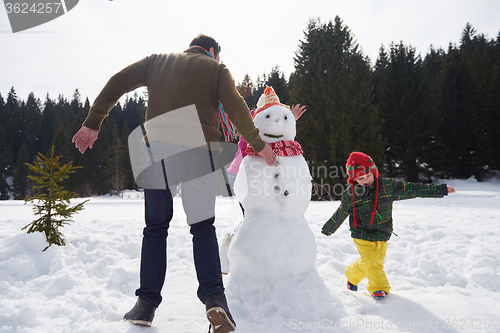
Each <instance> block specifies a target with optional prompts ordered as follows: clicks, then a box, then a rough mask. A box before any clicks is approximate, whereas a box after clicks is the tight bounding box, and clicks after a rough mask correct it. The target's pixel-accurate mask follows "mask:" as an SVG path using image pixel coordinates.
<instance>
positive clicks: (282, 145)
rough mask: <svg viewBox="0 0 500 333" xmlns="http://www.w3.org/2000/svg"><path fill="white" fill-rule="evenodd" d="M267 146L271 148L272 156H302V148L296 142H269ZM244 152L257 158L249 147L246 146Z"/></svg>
mask: <svg viewBox="0 0 500 333" xmlns="http://www.w3.org/2000/svg"><path fill="white" fill-rule="evenodd" d="M269 145H270V146H271V148H273V152H274V155H276V156H297V155H302V147H301V146H300V143H298V142H297V141H288V140H281V141H278V142H271V143H269ZM245 152H246V153H247V155H251V156H259V154H257V153H256V152H255V150H254V149H253V148H252V146H250V145H248V146H247V149H246V150H245Z"/></svg>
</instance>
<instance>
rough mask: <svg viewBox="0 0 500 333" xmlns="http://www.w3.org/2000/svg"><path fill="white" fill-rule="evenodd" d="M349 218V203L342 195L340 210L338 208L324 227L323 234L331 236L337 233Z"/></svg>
mask: <svg viewBox="0 0 500 333" xmlns="http://www.w3.org/2000/svg"><path fill="white" fill-rule="evenodd" d="M347 216H349V202H348V199H347V196H346V195H342V200H341V201H340V206H339V208H337V210H336V211H335V213H334V214H333V215H332V217H330V219H329V220H328V221H327V222H326V223H325V224H324V225H323V229H321V233H322V234H325V235H327V236H330V235H331V234H333V233H334V232H335V231H337V229H338V228H339V227H340V226H341V225H342V223H343V222H344V220H345V219H346V217H347Z"/></svg>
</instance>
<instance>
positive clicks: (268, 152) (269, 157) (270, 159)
mask: <svg viewBox="0 0 500 333" xmlns="http://www.w3.org/2000/svg"><path fill="white" fill-rule="evenodd" d="M259 155H260V156H262V157H264V159H265V160H266V163H267V165H269V166H272V165H273V164H274V162H275V161H276V156H274V153H273V148H271V146H270V145H269V144H267V143H266V145H265V146H264V149H262V150H261V151H260V152H259Z"/></svg>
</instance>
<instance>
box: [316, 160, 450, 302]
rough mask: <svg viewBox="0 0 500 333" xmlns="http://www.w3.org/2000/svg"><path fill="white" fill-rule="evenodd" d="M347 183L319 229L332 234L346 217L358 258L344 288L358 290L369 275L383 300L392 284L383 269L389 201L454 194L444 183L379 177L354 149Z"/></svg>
mask: <svg viewBox="0 0 500 333" xmlns="http://www.w3.org/2000/svg"><path fill="white" fill-rule="evenodd" d="M346 169H347V173H348V174H349V177H348V178H347V183H348V184H349V185H350V186H349V187H348V188H347V189H346V190H345V191H344V192H343V193H342V198H341V202H340V206H339V208H338V209H337V210H336V211H335V213H334V214H333V215H332V217H330V219H329V220H328V221H327V222H326V223H325V225H324V226H323V229H322V230H321V232H322V233H323V234H325V235H327V236H330V235H331V234H333V233H334V232H335V231H337V229H338V228H339V227H340V225H341V224H342V223H343V222H344V220H345V219H346V218H347V217H349V230H350V231H351V237H352V238H353V240H354V243H355V244H356V247H357V248H358V251H359V254H360V255H361V258H359V259H358V260H356V262H354V263H353V264H352V265H350V266H349V267H347V268H346V270H345V274H346V277H347V288H348V289H349V290H352V291H357V290H358V283H359V282H360V281H361V280H363V279H364V278H368V291H369V292H370V295H372V297H373V298H375V299H383V298H384V297H385V296H386V295H387V294H388V293H389V291H390V289H391V286H390V285H389V281H387V277H386V275H385V272H384V259H385V252H386V251H387V241H388V240H389V239H390V238H391V234H392V204H393V202H394V201H398V200H405V199H412V198H417V197H419V198H442V197H443V196H445V195H448V193H454V192H455V189H454V188H453V186H450V185H446V184H439V185H436V184H419V183H410V182H404V181H400V180H395V179H391V178H382V177H379V172H378V169H377V166H376V165H375V163H374V162H373V160H372V158H371V157H370V156H368V155H366V154H363V153H361V152H353V153H351V155H350V156H349V159H348V160H347V163H346Z"/></svg>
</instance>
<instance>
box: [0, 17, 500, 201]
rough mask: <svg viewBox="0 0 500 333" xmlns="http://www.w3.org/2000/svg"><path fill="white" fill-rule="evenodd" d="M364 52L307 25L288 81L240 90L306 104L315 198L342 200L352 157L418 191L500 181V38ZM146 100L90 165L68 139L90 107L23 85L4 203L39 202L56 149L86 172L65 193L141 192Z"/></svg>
mask: <svg viewBox="0 0 500 333" xmlns="http://www.w3.org/2000/svg"><path fill="white" fill-rule="evenodd" d="M457 35H460V31H457ZM361 47H362V46H361V45H358V44H357V43H356V41H355V36H354V34H353V33H352V32H351V31H350V29H349V28H348V26H346V25H345V24H344V23H343V22H342V20H341V19H340V18H339V17H336V18H335V19H334V20H333V21H330V22H328V23H323V22H321V20H320V19H314V20H310V21H309V22H308V24H307V27H306V29H305V30H304V37H303V39H302V40H300V41H298V49H297V51H296V53H295V56H294V64H295V69H294V71H293V73H292V74H291V75H290V76H289V77H285V75H284V74H283V73H282V72H281V71H280V68H279V65H276V67H274V68H272V69H271V71H270V72H269V73H267V74H266V73H264V74H263V75H262V76H259V77H257V79H256V80H255V81H253V80H252V78H250V77H249V76H248V75H246V76H245V77H244V78H242V80H241V81H239V83H238V90H239V92H240V94H241V95H242V96H243V97H244V98H245V100H246V101H247V104H248V105H249V107H250V108H254V107H255V104H256V102H257V100H258V98H259V96H260V95H261V94H262V92H263V91H264V89H265V87H266V86H272V87H273V88H274V90H275V91H276V93H277V94H278V96H279V97H280V99H281V102H282V103H284V104H287V105H294V104H298V103H300V104H301V105H306V106H307V112H306V113H305V114H304V115H303V116H302V117H301V118H300V119H299V120H298V121H297V137H296V140H297V141H298V142H299V143H300V144H301V145H302V148H303V150H304V157H305V158H306V160H307V162H308V164H309V167H310V171H311V175H312V176H313V179H314V181H315V182H316V183H318V184H320V185H322V187H321V192H318V195H319V196H322V197H326V196H327V195H328V194H331V195H333V196H335V197H338V196H339V195H340V194H341V191H342V189H343V188H344V187H345V182H346V178H347V177H346V174H345V162H346V160H347V158H348V156H349V154H350V152H352V151H362V152H364V153H366V154H369V155H370V156H372V158H373V160H374V161H375V163H376V164H377V166H378V167H379V170H380V171H381V174H382V175H383V176H388V177H397V178H400V179H404V180H407V181H413V182H432V180H433V179H436V178H440V179H446V178H459V179H468V178H470V177H475V178H476V179H477V180H478V181H484V180H487V179H488V178H489V177H491V176H492V175H493V174H495V173H498V170H500V33H499V35H498V36H496V39H488V38H486V37H485V36H484V35H483V34H481V33H479V32H477V31H476V30H475V29H474V28H473V27H472V26H471V25H470V24H467V25H466V26H465V28H464V29H463V30H462V32H461V36H460V42H459V44H458V45H456V44H452V43H450V45H449V46H448V48H447V49H446V50H443V49H434V48H433V47H432V46H429V50H428V52H427V54H425V55H420V54H417V53H416V50H415V49H414V48H413V47H412V46H411V44H406V43H404V42H403V41H401V42H399V43H392V44H391V45H388V46H386V47H384V46H382V47H381V48H380V51H379V54H378V57H377V59H376V60H375V61H374V62H372V61H371V59H369V58H368V57H367V56H365V55H364V54H363V52H362V49H361ZM235 79H236V80H238V79H239V78H235ZM144 90H145V89H139V90H137V91H135V92H131V93H130V94H128V95H126V97H125V99H124V102H123V103H120V102H119V103H117V104H116V105H115V106H114V108H113V109H112V110H111V112H110V114H109V116H108V118H106V119H105V121H104V123H103V125H102V128H101V131H100V133H99V138H98V139H97V141H96V143H95V145H94V147H93V149H90V150H87V152H86V153H85V154H83V155H82V154H80V152H79V151H78V150H77V149H76V148H75V147H74V145H73V144H72V143H71V138H72V136H73V135H74V134H75V133H76V132H77V131H78V130H79V128H80V127H81V124H82V123H83V121H84V119H85V117H86V116H87V114H88V111H89V109H90V106H91V103H90V101H89V100H88V98H83V97H82V96H81V95H80V93H79V92H78V89H76V90H75V92H74V94H73V96H72V97H71V98H70V99H67V98H66V97H64V96H62V95H59V96H58V97H57V98H56V99H53V98H51V97H50V96H49V94H47V95H46V96H45V99H44V100H42V99H40V97H38V96H34V94H33V93H31V94H29V96H28V97H27V99H22V98H20V97H19V96H17V94H16V91H15V87H12V88H11V90H10V91H9V92H7V93H6V94H5V95H2V94H1V93H0V147H1V148H0V170H1V175H0V199H1V200H7V199H24V198H25V196H26V195H33V194H34V193H33V189H32V186H33V184H32V181H31V180H30V179H28V175H29V174H30V171H29V169H28V166H27V165H26V163H33V161H34V160H35V158H36V156H37V154H38V153H42V154H44V155H46V154H47V153H49V152H50V150H51V147H52V146H55V154H56V155H62V156H63V157H62V159H61V162H62V163H68V162H70V161H73V165H75V166H83V168H81V169H78V170H77V171H76V172H75V173H74V174H72V175H71V177H70V178H69V179H67V180H65V181H64V187H65V189H67V190H68V191H74V192H77V193H78V194H79V195H80V196H81V197H82V196H83V197H89V196H94V195H103V194H108V193H111V194H115V193H119V192H120V191H122V190H124V189H136V185H135V182H134V178H133V174H132V170H131V166H130V162H129V157H128V146H127V138H128V135H129V134H130V132H131V131H132V130H134V129H135V128H137V127H138V126H140V125H141V124H142V123H143V122H144V115H145V112H146V109H147V94H146V93H144V92H143V91H144ZM51 93H56V92H51Z"/></svg>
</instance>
